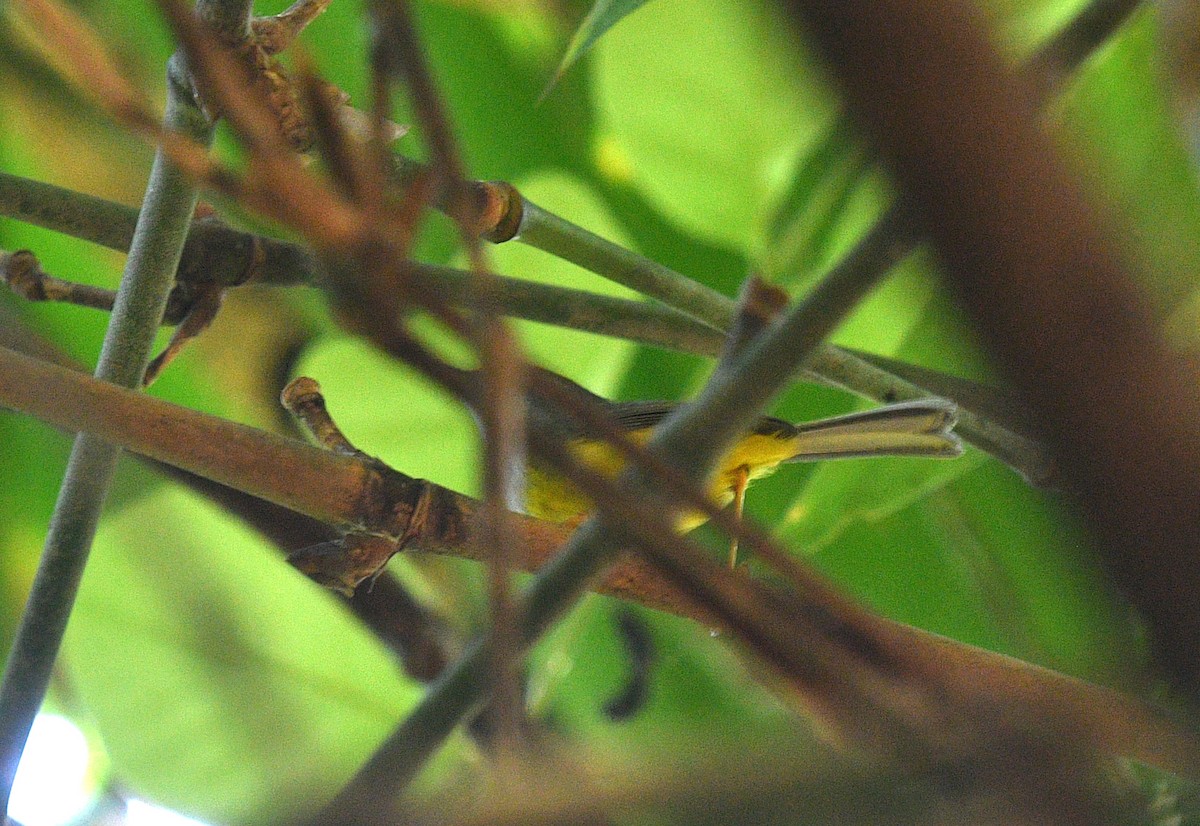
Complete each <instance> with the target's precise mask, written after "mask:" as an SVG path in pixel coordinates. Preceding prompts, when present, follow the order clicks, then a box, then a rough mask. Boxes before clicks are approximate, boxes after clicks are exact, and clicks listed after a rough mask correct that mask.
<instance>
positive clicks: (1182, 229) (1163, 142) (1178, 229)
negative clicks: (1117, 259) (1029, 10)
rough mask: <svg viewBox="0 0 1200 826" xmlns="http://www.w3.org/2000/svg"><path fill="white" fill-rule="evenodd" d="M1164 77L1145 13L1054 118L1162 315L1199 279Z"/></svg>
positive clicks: (1192, 191) (1189, 180) (1187, 186)
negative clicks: (1102, 200)
mask: <svg viewBox="0 0 1200 826" xmlns="http://www.w3.org/2000/svg"><path fill="white" fill-rule="evenodd" d="M1166 71H1167V69H1166V67H1165V65H1164V59H1163V46H1162V44H1161V43H1160V37H1159V31H1158V15H1157V13H1156V12H1155V10H1154V9H1150V8H1147V9H1145V10H1143V11H1142V12H1141V13H1139V14H1138V15H1137V16H1136V17H1135V19H1134V20H1133V21H1132V22H1131V23H1129V24H1128V25H1126V26H1125V28H1124V29H1123V30H1122V32H1121V34H1120V35H1119V36H1118V37H1117V38H1115V39H1114V41H1113V42H1112V43H1111V44H1109V45H1108V47H1106V48H1105V49H1103V50H1102V51H1101V52H1099V53H1098V54H1097V55H1096V56H1095V57H1094V58H1093V59H1092V60H1091V61H1090V62H1089V63H1088V64H1087V65H1086V67H1085V69H1084V71H1083V73H1082V74H1081V76H1080V77H1079V79H1078V81H1077V82H1076V83H1075V84H1074V85H1073V86H1072V87H1071V89H1070V90H1069V92H1068V94H1067V95H1066V96H1065V98H1064V100H1063V102H1062V104H1061V110H1060V112H1059V118H1060V119H1061V120H1062V122H1063V123H1064V124H1065V125H1066V126H1067V127H1068V130H1069V131H1068V134H1069V136H1070V137H1071V138H1072V139H1073V140H1072V142H1071V145H1070V148H1071V149H1072V150H1074V152H1075V154H1076V157H1077V158H1078V159H1080V160H1083V159H1086V161H1087V166H1088V170H1089V172H1090V175H1091V177H1092V179H1093V180H1094V181H1095V182H1096V183H1098V185H1099V186H1098V188H1099V190H1100V194H1101V195H1102V196H1104V197H1105V198H1106V199H1107V200H1108V204H1109V205H1110V206H1111V207H1114V208H1115V209H1114V212H1115V213H1116V216H1115V223H1116V226H1117V227H1118V228H1119V229H1120V230H1121V231H1120V232H1119V233H1116V234H1115V235H1114V237H1115V238H1117V239H1119V241H1120V243H1121V244H1122V245H1123V247H1124V251H1125V252H1126V253H1127V255H1128V256H1129V257H1130V258H1131V259H1132V261H1133V262H1134V263H1135V265H1137V267H1138V270H1139V271H1140V273H1141V274H1143V275H1144V281H1143V284H1144V286H1145V287H1146V289H1147V291H1148V293H1149V296H1150V297H1151V298H1152V299H1153V300H1155V301H1156V303H1157V305H1158V308H1159V309H1160V310H1161V311H1162V312H1164V313H1166V312H1170V311H1172V310H1174V309H1176V308H1177V307H1179V306H1180V304H1181V303H1183V302H1185V301H1188V300H1189V299H1192V298H1194V297H1195V296H1196V295H1197V290H1196V273H1197V272H1200V180H1198V179H1197V173H1196V166H1195V159H1194V158H1193V157H1192V156H1190V155H1189V153H1188V151H1187V148H1186V147H1185V145H1184V143H1183V140H1182V139H1181V135H1180V129H1179V126H1178V124H1177V123H1176V120H1175V113H1174V112H1173V111H1172V108H1171V102H1170V98H1169V96H1168V92H1167V90H1168V88H1169V86H1168V80H1167V77H1166ZM1195 340H1196V339H1195V336H1194V332H1193V335H1192V336H1191V341H1193V342H1194V341H1195Z"/></svg>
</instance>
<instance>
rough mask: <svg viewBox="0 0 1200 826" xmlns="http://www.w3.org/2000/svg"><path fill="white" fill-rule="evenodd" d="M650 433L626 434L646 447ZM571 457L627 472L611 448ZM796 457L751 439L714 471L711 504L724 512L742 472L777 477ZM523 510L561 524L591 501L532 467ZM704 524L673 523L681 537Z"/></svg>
mask: <svg viewBox="0 0 1200 826" xmlns="http://www.w3.org/2000/svg"><path fill="white" fill-rule="evenodd" d="M648 435H649V432H648V431H647V432H638V433H632V434H630V437H631V438H632V439H633V440H634V441H636V442H638V443H639V444H644V443H645V441H646V440H647V438H648ZM570 447H571V452H572V453H573V454H574V455H575V457H576V458H577V459H578V460H579V461H580V462H582V463H583V464H585V465H587V466H588V467H590V468H592V469H594V470H596V471H598V472H599V473H601V474H603V475H605V476H607V477H609V478H610V479H615V478H616V477H617V476H618V475H619V474H620V473H621V471H622V470H624V469H625V466H626V462H625V460H624V459H623V458H622V457H621V456H620V454H619V453H618V452H617V451H616V450H615V449H614V448H612V447H610V446H609V445H606V444H602V443H597V442H585V441H576V442H574V443H572V444H571V446H570ZM794 453H795V447H794V444H793V440H791V439H780V438H777V437H775V436H769V435H768V436H764V435H759V434H751V435H748V436H745V437H743V438H742V439H741V440H740V441H739V442H738V443H737V444H736V445H734V447H733V448H732V449H731V450H730V451H729V453H728V454H727V455H726V456H725V457H723V458H722V460H721V461H720V462H719V463H718V465H717V470H716V471H715V472H714V473H713V475H712V477H711V478H710V481H709V483H708V495H709V498H711V499H712V501H713V502H714V503H715V504H716V505H717V506H718V507H722V508H723V507H725V506H727V505H728V504H729V503H730V502H731V501H732V500H733V495H734V487H735V484H736V479H737V474H738V472H739V469H740V468H743V467H744V468H746V470H747V471H748V475H749V478H750V480H754V479H760V478H762V477H764V476H767V475H769V474H771V473H773V472H774V471H775V469H776V468H777V467H778V466H779V463H780V462H782V461H784V460H785V459H788V458H790V457H791V456H792V455H793V454H794ZM525 510H526V511H527V512H528V513H529V514H530V515H531V516H536V517H538V518H539V519H549V520H552V521H555V522H565V521H568V520H570V519H575V518H577V517H580V516H582V515H584V514H586V513H587V512H588V511H590V510H592V502H591V499H590V498H588V496H587V495H585V494H584V493H583V491H581V490H579V488H578V487H576V486H575V485H574V484H572V483H571V482H569V481H567V480H566V479H564V478H563V477H562V476H560V475H559V474H558V473H556V472H554V471H550V470H547V469H546V468H545V467H542V466H540V465H531V466H530V467H529V469H528V475H527V477H526V494H525ZM706 521H708V517H706V516H704V515H702V514H700V513H698V512H695V511H691V512H686V513H683V514H681V515H680V516H679V517H678V519H677V526H678V528H679V530H680V531H684V532H686V531H690V530H692V529H693V528H696V527H699V526H700V525H702V524H704V523H705V522H706Z"/></svg>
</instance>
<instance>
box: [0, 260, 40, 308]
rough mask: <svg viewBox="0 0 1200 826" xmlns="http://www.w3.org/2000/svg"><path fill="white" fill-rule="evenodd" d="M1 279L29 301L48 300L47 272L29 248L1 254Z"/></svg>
mask: <svg viewBox="0 0 1200 826" xmlns="http://www.w3.org/2000/svg"><path fill="white" fill-rule="evenodd" d="M0 279H3V281H4V283H5V284H7V285H8V288H9V289H10V290H12V291H13V292H14V293H16V294H17V295H19V296H21V297H22V298H24V299H25V300H27V301H47V300H48V299H49V296H48V295H47V293H46V274H45V273H44V272H42V267H41V264H40V263H38V259H37V256H36V255H34V254H33V253H32V252H30V251H29V250H17V251H16V252H13V253H6V254H4V255H0Z"/></svg>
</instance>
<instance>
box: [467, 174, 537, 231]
mask: <svg viewBox="0 0 1200 826" xmlns="http://www.w3.org/2000/svg"><path fill="white" fill-rule="evenodd" d="M478 186H479V188H478V189H477V190H476V192H477V195H476V197H478V198H479V199H480V203H479V204H478V205H477V209H478V210H479V213H478V217H479V225H480V232H479V234H480V236H481V237H482V238H483V239H484V240H486V241H491V242H492V243H493V244H502V243H504V242H505V241H510V240H512V239H513V238H515V237H517V233H518V232H519V231H520V229H521V217H522V216H523V215H524V213H525V202H524V199H522V197H521V193H520V192H518V191H517V188H516V187H515V186H513V185H512V184H510V183H508V182H507V181H481V182H480V183H479V185H478Z"/></svg>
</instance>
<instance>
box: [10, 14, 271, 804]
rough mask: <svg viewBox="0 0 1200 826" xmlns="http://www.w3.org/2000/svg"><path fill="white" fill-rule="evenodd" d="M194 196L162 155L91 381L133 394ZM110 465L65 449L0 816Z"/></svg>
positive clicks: (83, 439)
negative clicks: (130, 390) (68, 453)
mask: <svg viewBox="0 0 1200 826" xmlns="http://www.w3.org/2000/svg"><path fill="white" fill-rule="evenodd" d="M26 8H27V9H28V10H29V11H30V12H31V13H33V14H34V15H36V16H38V17H39V18H40V19H42V20H43V21H51V22H49V23H47V25H49V26H55V27H57V28H59V29H60V30H64V31H68V30H73V31H75V32H84V31H85V29H84V28H83V27H82V26H79V25H78V24H77V23H74V22H73V21H72V20H71V18H70V16H69V15H68V14H67V13H66V12H65V11H64V10H62V9H58V8H55V7H53V6H49V5H44V4H42V3H33V4H31V5H29V6H27V7H26ZM198 13H199V14H201V15H202V16H205V17H211V18H213V19H214V20H217V21H221V20H224V21H226V22H228V21H231V20H235V19H237V18H238V17H239V16H244V17H245V18H246V19H248V17H249V2H248V0H237V1H236V2H230V0H225V2H220V1H219V0H200V3H199V4H198ZM82 39H83V38H81V40H82ZM89 45H90V44H89ZM91 53H92V54H93V55H95V56H96V57H97V59H98V60H100V61H103V60H104V56H103V52H102V50H100V49H99V48H98V47H92V48H91ZM176 65H177V64H176ZM168 75H169V82H168V87H169V88H168V99H167V110H166V114H165V115H164V118H163V126H164V129H166V130H169V131H178V132H181V133H183V134H186V135H187V136H189V137H190V138H192V139H194V140H196V141H197V142H200V143H207V142H208V141H209V140H210V139H211V136H212V125H211V124H210V123H209V122H208V120H207V119H206V118H204V117H203V116H202V115H201V113H200V112H199V111H198V109H197V108H196V106H195V104H194V102H193V100H192V96H191V90H190V89H188V88H186V87H184V86H182V85H180V84H179V83H178V82H177V81H178V78H177V76H175V73H173V72H170V71H169V72H168ZM113 94H116V95H118V96H120V95H124V94H125V90H121V89H119V88H118V89H117V90H115V91H114V92H113ZM126 105H129V103H128V101H127V103H126ZM196 196H197V189H196V186H195V184H194V183H193V182H192V181H191V179H190V178H188V177H187V176H186V175H185V174H184V173H183V172H182V171H181V170H180V169H179V168H178V167H176V166H175V165H174V164H172V163H171V162H170V161H169V160H168V159H167V157H166V155H165V153H163V152H162V151H159V152H158V153H157V154H156V156H155V160H154V166H153V168H152V169H151V172H150V182H149V185H148V187H147V194H146V200H145V202H144V204H143V208H142V211H141V214H140V216H139V220H138V224H137V227H136V228H135V230H134V234H133V238H132V240H131V246H130V251H129V258H128V259H127V261H126V266H125V274H124V276H123V278H122V281H121V288H120V290H119V292H118V294H117V298H116V302H115V305H114V307H113V314H112V319H111V321H110V324H109V327H108V331H107V333H106V335H105V338H104V345H103V347H102V349H101V352H100V359H99V363H98V364H97V367H96V377H97V378H98V379H101V380H103V381H109V382H113V383H115V384H118V385H122V386H125V387H136V386H137V385H138V384H140V382H141V381H142V375H143V373H144V371H145V369H146V365H147V362H148V360H149V356H150V347H151V346H152V344H153V341H154V336H155V333H156V332H157V330H158V326H159V324H160V323H161V319H162V314H163V310H164V308H165V306H166V302H167V296H168V294H169V293H170V291H171V287H172V285H173V284H174V280H175V271H176V269H177V268H178V266H179V260H180V256H181V253H182V250H183V244H184V241H185V239H186V238H187V232H188V227H189V224H190V222H191V217H192V212H193V210H194V208H195V205H196ZM117 457H118V448H117V447H116V446H114V445H111V444H109V443H107V442H105V441H103V440H102V439H99V438H97V437H95V436H92V435H90V434H84V435H81V436H79V437H78V438H77V439H76V442H75V445H74V447H73V449H72V451H71V457H70V459H69V461H68V464H67V470H66V475H65V476H64V478H63V484H62V488H61V489H60V491H59V496H58V501H57V503H56V504H55V509H54V514H53V516H52V517H51V522H50V529H49V533H48V535H47V537H46V545H45V549H44V551H43V553H42V558H41V561H40V563H39V566H38V570H37V574H36V575H35V577H34V582H33V587H32V589H31V591H30V594H29V599H28V601H27V603H26V605H25V610H24V613H23V614H22V618H21V624H20V626H19V628H18V630H17V634H16V638H15V640H14V642H13V646H12V649H11V651H10V652H9V657H8V662H7V664H6V666H5V671H4V678H3V683H2V684H0V709H3V712H2V714H3V716H2V718H0V810H6V809H7V807H8V799H9V794H10V792H11V789H12V782H13V779H14V777H15V775H16V770H17V764H18V763H19V761H20V756H21V753H22V751H23V750H24V747H25V741H26V739H27V738H28V736H29V730H30V728H31V726H32V725H33V719H34V717H35V715H36V714H37V711H38V708H39V707H40V706H41V702H42V698H43V697H44V696H45V692H46V687H47V686H48V685H49V681H50V674H51V669H52V668H53V665H54V660H55V658H56V657H57V654H58V649H59V646H60V645H61V643H62V637H63V633H64V632H65V630H66V625H67V620H68V619H69V618H70V615H71V609H72V607H73V605H74V601H75V595H76V593H77V592H78V588H79V582H80V580H81V579H82V577H83V570H84V567H85V566H86V564H87V557H88V551H89V550H90V548H91V543H92V538H93V536H94V535H95V531H96V525H97V522H98V520H99V517H100V509H101V507H102V506H103V504H104V500H105V498H106V497H107V495H108V489H109V486H110V484H111V481H112V476H113V472H114V470H115V468H116V461H117Z"/></svg>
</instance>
